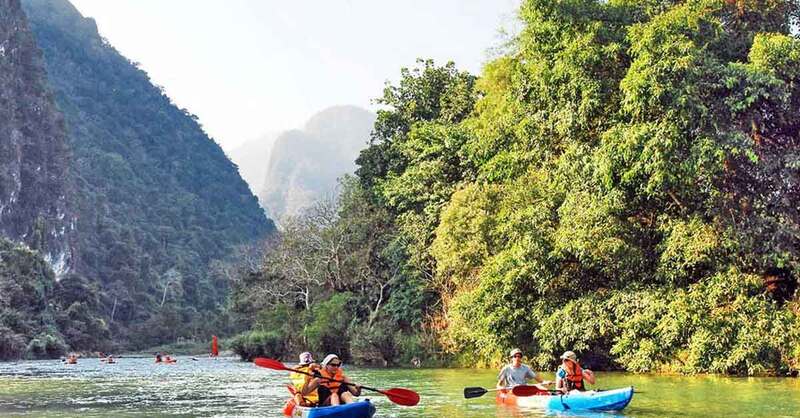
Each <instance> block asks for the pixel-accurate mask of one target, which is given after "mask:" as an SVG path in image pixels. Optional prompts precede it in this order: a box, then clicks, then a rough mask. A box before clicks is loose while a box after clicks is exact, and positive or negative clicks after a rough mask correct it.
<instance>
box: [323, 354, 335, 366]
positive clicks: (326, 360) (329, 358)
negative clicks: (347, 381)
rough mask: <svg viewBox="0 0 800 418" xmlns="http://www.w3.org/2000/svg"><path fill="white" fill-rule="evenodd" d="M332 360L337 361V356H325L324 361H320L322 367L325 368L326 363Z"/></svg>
mask: <svg viewBox="0 0 800 418" xmlns="http://www.w3.org/2000/svg"><path fill="white" fill-rule="evenodd" d="M334 359H336V360H339V356H337V355H336V354H328V355H327V356H325V360H322V365H323V366H327V365H328V363H330V362H332V361H333V360H334Z"/></svg>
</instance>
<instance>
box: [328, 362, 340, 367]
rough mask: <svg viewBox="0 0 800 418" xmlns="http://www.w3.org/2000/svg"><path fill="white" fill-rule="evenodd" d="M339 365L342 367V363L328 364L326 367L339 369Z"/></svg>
mask: <svg viewBox="0 0 800 418" xmlns="http://www.w3.org/2000/svg"><path fill="white" fill-rule="evenodd" d="M341 365H342V363H328V366H331V367H339V366H341Z"/></svg>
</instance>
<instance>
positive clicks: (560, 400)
mask: <svg viewBox="0 0 800 418" xmlns="http://www.w3.org/2000/svg"><path fill="white" fill-rule="evenodd" d="M632 398H633V386H630V387H627V388H621V389H613V390H589V391H586V392H579V391H572V392H570V393H567V394H565V395H551V394H542V395H533V396H514V395H513V394H512V393H511V392H510V391H505V390H503V391H499V392H497V396H496V398H495V401H496V402H497V403H498V404H505V405H517V406H521V407H526V408H539V409H549V410H553V411H620V410H622V409H623V408H625V407H626V406H628V404H629V403H630V402H631V399H632Z"/></svg>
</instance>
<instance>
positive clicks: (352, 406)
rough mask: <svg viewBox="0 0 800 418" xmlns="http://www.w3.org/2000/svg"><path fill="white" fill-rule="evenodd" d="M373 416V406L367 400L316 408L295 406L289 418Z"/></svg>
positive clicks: (358, 417)
mask: <svg viewBox="0 0 800 418" xmlns="http://www.w3.org/2000/svg"><path fill="white" fill-rule="evenodd" d="M373 415H375V405H373V404H372V402H370V401H369V400H365V401H358V402H353V403H348V404H344V405H337V406H319V407H316V408H308V407H305V406H295V407H294V410H293V411H292V413H291V415H290V416H291V417H292V418H372V416H373Z"/></svg>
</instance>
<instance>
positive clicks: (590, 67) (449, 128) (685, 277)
mask: <svg viewBox="0 0 800 418" xmlns="http://www.w3.org/2000/svg"><path fill="white" fill-rule="evenodd" d="M520 17H521V19H522V21H523V23H524V25H525V27H524V29H523V30H522V31H521V33H520V34H519V35H518V37H517V38H516V39H515V41H514V44H513V45H512V46H511V47H510V48H509V51H510V52H509V53H508V54H506V55H505V56H502V57H499V58H498V59H496V60H494V61H492V62H490V63H488V64H487V65H486V66H485V67H484V71H483V74H482V77H481V78H480V79H476V78H475V77H473V76H471V75H468V74H466V73H462V72H459V71H457V70H455V67H454V66H453V65H447V66H445V67H436V66H434V65H433V63H432V62H430V61H423V62H421V63H420V65H419V67H418V68H417V69H415V70H407V69H405V70H403V72H402V78H401V81H400V82H399V84H398V85H389V86H387V88H386V89H385V91H384V96H383V98H382V99H380V100H379V102H380V103H381V104H383V105H385V106H386V108H385V109H384V110H382V111H381V112H380V113H379V115H378V120H377V121H376V129H375V134H374V136H373V138H372V142H371V145H370V147H368V148H367V149H366V150H365V151H364V152H362V154H361V156H360V157H359V160H358V164H359V166H360V168H359V170H358V172H357V174H358V185H359V187H358V188H355V187H354V186H353V185H350V186H349V187H350V189H349V190H350V193H349V194H346V196H347V197H346V199H344V200H343V202H339V203H338V206H337V207H338V208H339V209H338V211H337V213H338V216H339V219H336V220H332V221H326V222H316V223H312V224H313V227H308V226H305V227H303V228H297V229H296V230H291V231H289V230H287V231H286V233H285V234H284V236H283V237H282V240H283V241H282V242H283V244H282V245H283V246H284V247H281V248H284V250H287V249H288V252H283V253H282V252H281V251H284V250H278V251H276V254H284V257H283V258H280V259H281V260H283V259H293V260H298V261H299V263H296V264H299V265H303V266H307V267H306V268H305V269H304V270H303V271H304V272H309V271H310V272H311V274H309V276H310V277H313V278H315V279H316V282H314V281H313V280H311V279H310V278H304V279H303V280H301V281H299V282H298V283H301V284H303V286H306V287H302V286H300V287H298V291H297V292H298V293H297V294H298V295H302V297H296V298H295V299H293V302H292V303H287V306H288V307H290V308H292V309H294V312H300V311H301V310H302V311H304V314H302V315H296V316H295V317H298V318H302V321H304V322H303V324H304V325H303V329H304V330H305V331H304V334H303V335H304V336H305V338H306V340H307V341H304V343H305V345H306V346H313V347H315V349H323V346H324V345H325V344H327V343H325V344H323V343H322V342H321V341H323V338H322V337H321V335H323V334H324V333H325V332H328V333H330V334H336V336H337V338H338V339H335V340H334V341H336V342H341V341H344V340H348V341H349V347H348V348H349V349H350V352H351V354H352V356H353V358H354V359H356V360H357V361H361V362H376V361H377V362H378V363H380V362H382V363H384V364H391V363H393V362H400V363H404V362H405V361H409V360H408V355H409V354H408V353H412V352H413V353H415V354H414V356H418V355H419V356H423V357H424V359H432V358H439V359H446V360H448V361H453V362H456V363H461V364H470V365H474V364H483V365H494V364H496V363H497V362H498V361H500V360H502V359H503V357H504V354H503V353H505V352H507V350H508V348H509V347H520V348H522V349H524V350H526V351H527V352H531V353H534V356H533V360H534V363H535V364H536V365H537V366H538V367H542V368H547V367H553V366H555V365H556V360H557V358H558V357H557V356H558V354H560V353H561V352H563V351H565V350H576V351H578V353H579V355H580V357H581V359H582V360H583V362H584V365H587V366H590V367H595V368H600V369H616V368H623V369H627V370H632V371H637V372H644V371H669V372H681V373H703V372H709V373H731V374H747V375H752V374H774V373H779V372H783V371H786V370H788V369H795V370H796V369H798V367H800V357H799V356H798V353H800V352H799V351H798V350H797V349H796V347H797V346H798V345H800V326H799V325H798V324H799V323H800V320H798V315H797V312H798V311H797V305H798V303H800V302H798V300H797V297H798V296H797V293H796V288H797V287H798V277H800V273H798V272H800V253H799V252H798V249H800V232H798V231H800V228H798V225H800V214H799V213H798V211H797V204H796V202H798V201H800V162H799V161H800V159H798V155H800V153H798V149H800V117H799V116H798V114H797V112H796V109H797V108H798V106H800V82H799V81H800V80H798V77H800V72H798V71H797V68H800V62H798V61H799V60H800V53H798V51H800V47H798V45H800V44H798V40H797V37H796V35H793V34H791V33H790V32H789V31H790V29H791V28H792V27H793V26H792V25H796V24H797V17H798V7H797V4H796V2H791V1H780V0H776V1H761V0H753V1H750V0H741V1H723V0H689V1H667V2H659V1H628V0H613V1H597V0H566V1H558V2H553V1H546V0H527V1H524V2H523V4H522V6H521V9H520ZM354 192H357V193H354ZM356 197H357V198H356ZM354 202H355V203H357V204H354ZM314 219H321V218H320V217H317V218H314ZM359 219H366V220H368V221H363V222H359V221H357V220H359ZM304 222H306V223H301V224H302V225H308V223H307V221H304ZM343 225H346V228H345V229H347V230H352V231H353V233H352V234H343V235H342V234H341V231H342V230H344V229H337V228H342V227H343ZM371 228H375V229H374V231H377V232H380V233H376V234H369V233H365V231H370V230H371ZM299 231H305V234H306V235H305V236H313V237H319V238H315V239H314V240H311V241H313V242H329V240H330V237H331V236H343V237H345V238H343V239H342V240H341V241H340V242H345V243H346V245H344V246H343V247H344V248H347V251H345V253H344V254H339V253H337V254H338V255H337V257H340V258H335V257H333V256H330V255H329V256H328V257H322V256H321V254H319V253H316V252H315V251H312V250H309V247H310V246H309V245H308V244H307V242H308V241H307V240H306V239H304V238H302V237H303V236H304V235H302V234H299V236H300V238H296V235H298V232H299ZM304 248H305V250H304ZM364 248H369V250H368V251H366V252H365V251H364ZM307 254H310V255H307ZM353 254H358V256H357V258H358V259H359V260H360V259H367V260H369V261H368V262H367V263H366V264H362V263H356V262H353V259H352V258H351V257H352V255H353ZM366 254H369V255H371V256H370V257H366V256H365V255H366ZM331 259H337V260H341V263H340V264H337V266H336V268H333V267H325V265H326V263H328V260H331ZM348 263H349V264H348ZM339 266H345V267H344V268H342V269H340V267H339ZM356 266H360V268H361V270H357V269H354V267H356ZM265 270H266V269H265ZM343 271H348V272H352V273H353V274H352V275H353V276H357V277H359V279H358V280H356V281H355V282H351V281H346V280H341V279H339V277H342V276H341V275H339V276H336V275H335V274H334V273H336V272H343ZM357 271H361V272H366V273H365V274H362V275H359V274H357V273H355V272H357ZM332 272H334V273H332ZM776 272H779V273H776ZM296 276H298V272H297V271H296V270H292V269H289V268H286V267H285V266H284V267H282V268H279V269H275V270H272V271H270V272H269V273H268V274H267V272H266V271H265V272H264V273H263V274H259V275H257V276H253V277H256V278H258V281H261V282H263V283H274V282H271V280H273V279H271V278H275V277H283V279H284V280H290V279H291V278H292V277H296ZM332 276H335V277H336V280H331V279H330V277H332ZM371 280H377V281H378V283H381V286H379V287H378V289H379V290H378V291H376V290H375V289H376V288H375V287H372V292H365V291H363V290H360V289H359V286H357V285H355V284H356V283H358V284H360V285H361V287H362V288H363V286H364V284H365V283H370V282H371ZM290 281H291V280H290ZM342 282H344V283H342ZM309 283H317V287H316V288H313V290H311V291H308V289H309V287H308V286H307V285H308V284H309ZM340 283H341V284H340ZM345 291H346V292H349V293H348V294H349V295H350V296H348V299H347V300H348V303H345V302H344V299H339V297H340V296H339V295H342V294H343V293H342V292H345ZM376 296H377V300H378V301H379V303H375V300H376ZM387 299H388V300H387ZM370 301H371V302H370ZM251 306H252V305H251ZM348 309H351V310H350V311H348ZM337 310H338V311H347V312H351V316H348V317H347V319H348V321H349V323H347V322H346V321H344V320H343V321H342V322H341V323H339V322H330V321H329V322H326V323H324V324H323V323H322V322H319V321H320V318H321V317H325V318H329V319H331V318H330V315H331V312H334V311H337ZM409 317H412V318H414V319H411V320H409V319H408V318H409ZM333 319H336V320H338V319H344V318H333ZM420 326H421V331H420V330H418V329H416V327H420ZM278 328H279V325H278V324H273V325H270V326H269V329H278ZM428 336H433V341H434V343H433V344H431V343H430V341H431V339H428ZM298 348H299V347H298ZM324 349H327V347H325V348H324ZM339 349H341V350H345V347H340V348H339ZM437 352H438V353H440V354H435V353H437ZM416 353H419V354H416Z"/></svg>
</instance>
